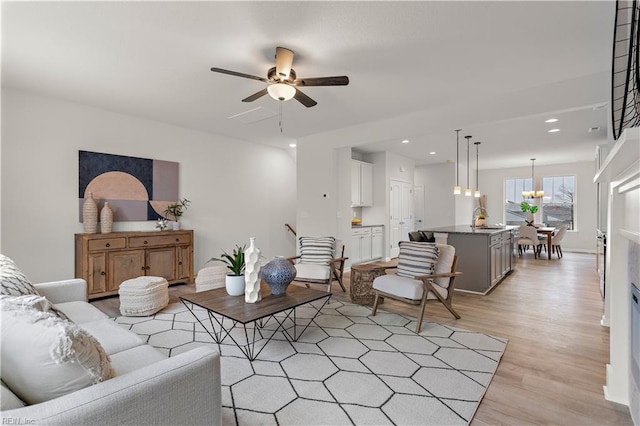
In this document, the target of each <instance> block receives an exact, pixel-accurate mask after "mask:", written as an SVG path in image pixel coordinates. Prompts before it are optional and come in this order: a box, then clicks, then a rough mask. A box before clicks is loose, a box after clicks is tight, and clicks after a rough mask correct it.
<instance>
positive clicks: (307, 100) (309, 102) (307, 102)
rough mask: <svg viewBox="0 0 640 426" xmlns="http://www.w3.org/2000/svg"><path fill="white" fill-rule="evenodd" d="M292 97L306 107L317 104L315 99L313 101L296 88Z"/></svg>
mask: <svg viewBox="0 0 640 426" xmlns="http://www.w3.org/2000/svg"><path fill="white" fill-rule="evenodd" d="M293 97H294V98H296V100H297V101H298V102H300V103H301V104H302V105H304V106H306V107H307V108H311V107H312V106H316V105H317V104H318V103H317V102H316V101H314V100H313V99H311V98H310V97H308V96H307V95H305V94H304V93H302V92H301V91H300V90H298V89H296V94H295V95H294V96H293Z"/></svg>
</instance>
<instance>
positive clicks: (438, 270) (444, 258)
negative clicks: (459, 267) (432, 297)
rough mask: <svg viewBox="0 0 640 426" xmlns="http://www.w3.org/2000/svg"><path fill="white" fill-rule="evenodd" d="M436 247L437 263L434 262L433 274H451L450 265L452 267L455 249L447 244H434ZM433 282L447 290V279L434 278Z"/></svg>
mask: <svg viewBox="0 0 640 426" xmlns="http://www.w3.org/2000/svg"><path fill="white" fill-rule="evenodd" d="M436 246H437V247H438V261H437V262H436V266H435V268H434V270H433V273H434V274H447V273H449V272H451V265H453V258H454V257H455V255H456V248H455V247H454V246H450V245H448V244H436ZM434 282H435V284H437V285H438V286H440V287H442V288H443V289H448V288H449V283H450V282H451V280H450V278H448V277H441V278H435V279H434ZM440 293H442V292H440ZM445 293H446V291H445ZM445 297H446V295H445Z"/></svg>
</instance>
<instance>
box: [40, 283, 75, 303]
mask: <svg viewBox="0 0 640 426" xmlns="http://www.w3.org/2000/svg"><path fill="white" fill-rule="evenodd" d="M33 286H34V287H35V288H36V290H38V293H40V294H41V295H42V296H44V297H46V298H47V300H48V301H49V302H51V303H64V302H86V301H87V282H86V281H85V280H83V279H81V278H74V279H70V280H63V281H52V282H46V283H38V284H34V285H33Z"/></svg>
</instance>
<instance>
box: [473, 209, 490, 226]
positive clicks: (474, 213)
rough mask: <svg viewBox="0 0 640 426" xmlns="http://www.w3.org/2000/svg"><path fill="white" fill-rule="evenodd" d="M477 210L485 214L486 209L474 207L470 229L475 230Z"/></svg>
mask: <svg viewBox="0 0 640 426" xmlns="http://www.w3.org/2000/svg"><path fill="white" fill-rule="evenodd" d="M478 210H479V211H480V213H481V214H485V215H486V214H487V209H485V208H484V207H476V208H475V209H473V214H472V216H471V228H472V229H476V213H477V212H478Z"/></svg>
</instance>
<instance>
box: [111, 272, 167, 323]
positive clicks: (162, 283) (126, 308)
mask: <svg viewBox="0 0 640 426" xmlns="http://www.w3.org/2000/svg"><path fill="white" fill-rule="evenodd" d="M118 294H119V295H120V313H121V314H122V315H125V316H130V317H146V316H149V315H153V314H155V313H156V312H158V311H159V310H160V309H162V308H164V307H165V306H167V305H168V304H169V283H168V282H167V280H166V279H164V278H162V277H151V276H147V277H138V278H132V279H130V280H126V281H123V282H122V284H120V289H119V290H118Z"/></svg>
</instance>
